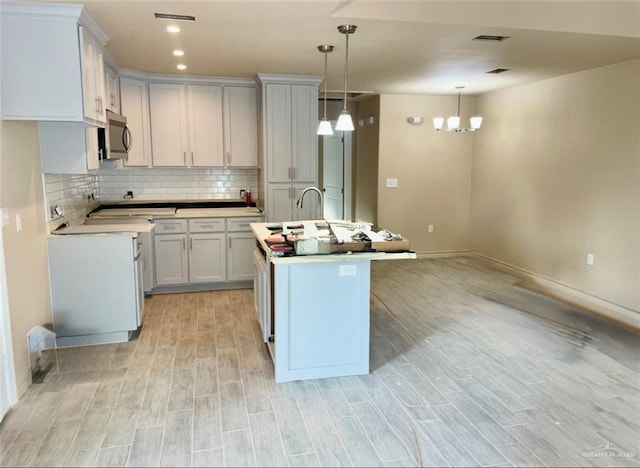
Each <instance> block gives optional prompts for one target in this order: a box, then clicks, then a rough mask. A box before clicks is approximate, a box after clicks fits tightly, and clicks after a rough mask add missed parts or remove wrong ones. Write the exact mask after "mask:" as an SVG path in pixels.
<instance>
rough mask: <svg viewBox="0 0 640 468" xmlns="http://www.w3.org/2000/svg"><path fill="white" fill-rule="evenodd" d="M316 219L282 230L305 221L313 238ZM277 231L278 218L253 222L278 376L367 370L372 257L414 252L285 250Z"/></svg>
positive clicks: (262, 317)
mask: <svg viewBox="0 0 640 468" xmlns="http://www.w3.org/2000/svg"><path fill="white" fill-rule="evenodd" d="M318 223H322V221H296V222H291V223H286V222H285V223H281V224H282V226H283V227H284V229H285V233H286V231H287V228H288V226H294V225H295V226H296V227H298V228H299V227H300V226H302V227H303V231H304V232H305V235H304V237H307V238H308V237H309V232H310V231H311V232H312V231H314V230H315V231H317V225H318ZM277 229H278V225H277V224H274V223H252V224H251V230H252V232H253V234H254V235H255V238H256V250H255V252H254V264H255V278H254V295H255V301H256V317H257V319H258V322H259V323H260V326H261V329H262V337H263V341H265V342H266V343H267V345H268V347H269V351H270V353H271V357H272V359H273V362H274V369H275V381H276V382H288V381H293V380H305V379H317V378H326V377H340V376H347V375H362V374H368V373H369V322H370V315H369V289H370V272H371V269H370V267H371V261H374V260H397V259H411V258H416V254H415V253H414V252H411V251H408V250H407V251H380V250H382V249H380V248H379V249H377V250H376V251H373V250H370V249H369V250H355V249H354V251H342V252H340V253H327V254H317V255H296V254H295V252H292V253H290V254H286V255H282V252H278V251H277V250H276V249H272V247H273V244H272V243H270V242H268V241H267V239H269V238H272V236H273V234H274V233H275V232H276V231H277ZM336 247H339V246H338V245H336ZM378 247H380V246H378ZM319 250H320V251H326V252H328V250H327V249H324V250H323V249H322V248H320V249H319ZM340 250H344V248H343V249H340Z"/></svg>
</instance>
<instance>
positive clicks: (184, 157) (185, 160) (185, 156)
mask: <svg viewBox="0 0 640 468" xmlns="http://www.w3.org/2000/svg"><path fill="white" fill-rule="evenodd" d="M182 159H183V161H184V165H185V166H186V165H187V152H186V151H183V152H182Z"/></svg>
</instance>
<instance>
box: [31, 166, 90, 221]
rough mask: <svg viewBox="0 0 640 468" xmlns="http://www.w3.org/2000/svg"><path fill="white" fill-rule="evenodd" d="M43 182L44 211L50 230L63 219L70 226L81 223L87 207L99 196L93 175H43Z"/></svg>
mask: <svg viewBox="0 0 640 468" xmlns="http://www.w3.org/2000/svg"><path fill="white" fill-rule="evenodd" d="M43 182H44V198H45V210H46V214H47V221H48V224H49V227H50V228H51V227H52V226H53V225H54V224H56V223H58V222H59V221H60V219H62V218H63V217H64V218H66V220H67V221H68V222H69V223H70V224H79V223H82V221H83V220H84V217H85V216H86V214H87V207H88V206H89V205H90V204H91V203H93V202H94V200H93V198H96V199H97V198H99V196H100V195H99V188H98V177H97V176H96V175H93V174H90V175H78V174H44V175H43ZM92 195H93V198H92V197H91V196H92ZM55 207H59V208H60V211H61V214H60V215H58V214H56V213H55V212H54V211H53V210H54V208H55Z"/></svg>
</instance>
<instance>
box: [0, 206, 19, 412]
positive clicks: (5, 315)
mask: <svg viewBox="0 0 640 468" xmlns="http://www.w3.org/2000/svg"><path fill="white" fill-rule="evenodd" d="M3 211H4V210H3ZM6 278H7V275H6V270H5V266H4V242H3V240H2V227H0V325H2V326H1V327H0V421H2V419H3V418H4V416H5V414H6V413H7V411H9V409H10V408H11V407H12V406H13V405H14V404H15V402H16V401H18V397H17V389H16V378H15V377H16V374H15V370H14V365H13V344H12V340H11V320H10V318H9V298H8V293H7V280H6Z"/></svg>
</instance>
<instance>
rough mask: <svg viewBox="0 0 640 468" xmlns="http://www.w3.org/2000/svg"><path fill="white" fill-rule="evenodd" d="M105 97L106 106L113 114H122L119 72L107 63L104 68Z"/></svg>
mask: <svg viewBox="0 0 640 468" xmlns="http://www.w3.org/2000/svg"><path fill="white" fill-rule="evenodd" d="M104 96H105V106H106V108H107V109H109V110H110V111H111V112H115V113H116V114H119V113H120V85H119V84H118V72H116V71H115V70H114V69H113V68H111V67H110V66H108V65H107V64H106V63H105V66H104Z"/></svg>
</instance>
